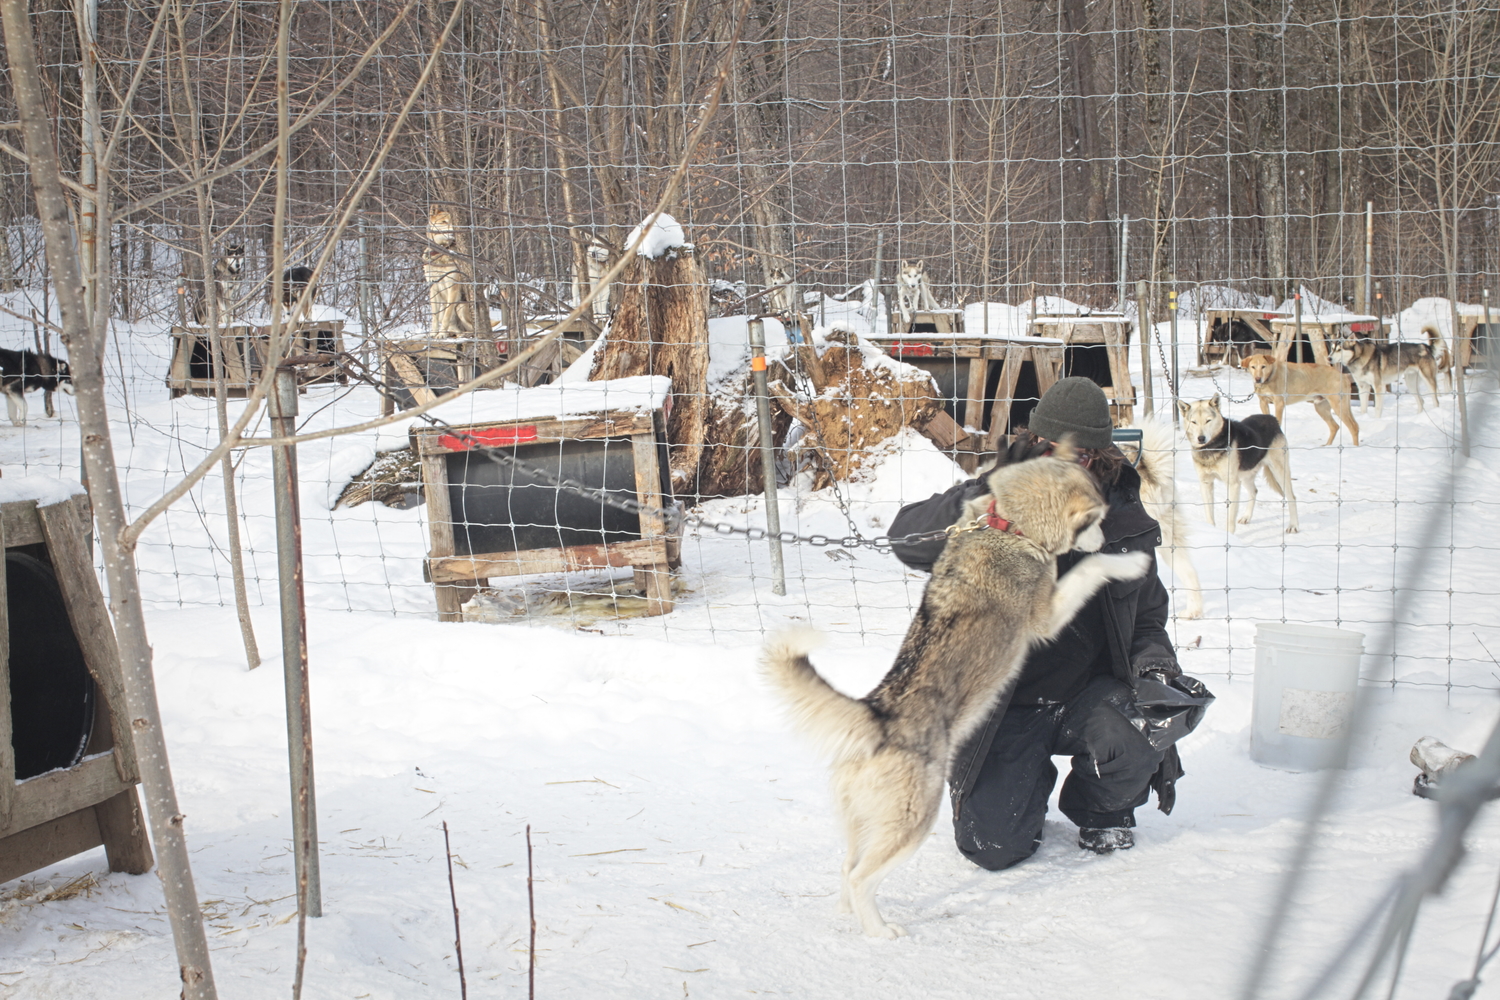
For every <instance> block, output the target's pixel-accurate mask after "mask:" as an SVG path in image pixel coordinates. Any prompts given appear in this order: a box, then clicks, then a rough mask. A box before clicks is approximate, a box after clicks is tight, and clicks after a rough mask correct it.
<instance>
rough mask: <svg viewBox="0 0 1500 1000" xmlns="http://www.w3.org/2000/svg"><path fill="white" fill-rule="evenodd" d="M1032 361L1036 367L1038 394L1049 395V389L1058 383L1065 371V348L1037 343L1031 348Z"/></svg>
mask: <svg viewBox="0 0 1500 1000" xmlns="http://www.w3.org/2000/svg"><path fill="white" fill-rule="evenodd" d="M1030 351H1031V363H1032V365H1033V366H1034V367H1035V368H1036V384H1037V395H1039V396H1045V395H1047V390H1048V389H1050V388H1052V387H1053V386H1054V385H1056V384H1057V381H1058V379H1060V378H1062V373H1063V365H1064V359H1063V349H1062V348H1061V347H1045V346H1042V345H1037V346H1034V347H1032V348H1030Z"/></svg>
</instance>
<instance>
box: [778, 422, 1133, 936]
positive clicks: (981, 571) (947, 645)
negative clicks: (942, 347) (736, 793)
mask: <svg viewBox="0 0 1500 1000" xmlns="http://www.w3.org/2000/svg"><path fill="white" fill-rule="evenodd" d="M1071 454H1072V450H1071V449H1070V448H1066V447H1065V446H1060V447H1059V448H1058V453H1057V454H1056V455H1055V457H1047V458H1036V459H1032V460H1031V461H1028V462H1021V463H1018V464H1015V465H1006V466H1002V467H1001V468H999V469H997V470H995V471H994V472H992V473H990V475H989V477H988V486H989V490H990V492H989V494H988V495H987V496H982V497H979V498H978V499H976V500H973V501H971V502H970V503H969V504H968V506H967V507H966V508H965V511H964V515H963V517H961V518H960V520H959V522H958V524H957V525H955V527H954V528H953V529H950V531H951V532H952V536H951V539H950V540H949V541H948V543H947V545H946V546H945V547H944V549H943V554H942V555H941V556H940V557H939V558H938V561H937V563H936V564H935V565H934V566H933V568H932V579H931V580H929V581H928V582H927V589H926V590H925V591H924V592H923V594H922V603H921V606H920V607H919V608H918V609H917V614H916V617H915V618H914V619H913V620H912V623H911V627H910V628H909V629H908V630H907V633H906V639H905V641H904V642H902V644H901V650H900V652H898V653H897V654H896V662H895V664H894V665H892V667H891V669H890V671H889V672H888V673H887V674H886V675H885V679H884V680H882V681H881V682H880V684H879V685H878V686H876V688H875V690H873V691H871V692H870V693H869V694H867V695H866V696H865V697H863V698H850V697H848V696H847V695H844V694H841V693H840V692H838V691H836V690H834V689H833V688H832V687H830V686H829V685H828V683H827V682H826V681H824V680H823V678H822V677H821V676H819V674H818V672H817V670H815V669H814V668H813V665H812V663H811V662H810V661H809V660H808V658H807V654H808V652H809V651H810V650H811V649H813V648H814V647H815V646H816V645H817V643H816V639H817V636H816V634H815V633H813V632H810V631H806V630H803V631H797V632H790V633H785V634H782V635H779V636H776V637H773V638H772V639H771V640H770V641H769V642H768V643H767V646H766V650H765V654H764V659H763V665H764V669H765V672H766V676H767V677H768V678H769V680H770V681H771V683H772V684H773V685H774V686H775V687H776V688H777V689H778V690H779V691H780V693H781V695H782V697H783V698H784V699H786V701H787V703H788V704H789V705H790V707H791V710H792V715H793V718H794V720H795V722H796V724H797V726H798V728H800V729H802V730H803V731H804V732H806V733H808V734H809V735H811V736H813V737H814V738H816V739H817V740H818V741H819V742H820V743H821V744H822V747H823V749H824V751H825V752H826V753H827V754H828V755H829V756H831V757H832V758H833V792H834V803H835V807H836V808H837V810H838V813H839V816H840V818H841V819H842V820H843V822H844V829H845V833H846V836H847V839H848V845H849V853H848V856H847V858H846V859H845V861H844V874H843V887H842V891H841V892H840V894H839V908H840V910H841V911H842V912H845V913H847V912H849V911H851V910H852V911H853V912H854V913H855V914H856V915H857V916H858V917H859V922H860V926H861V927H862V928H863V929H864V932H865V933H866V934H869V935H871V936H874V937H886V938H891V937H898V936H900V935H902V934H905V933H906V932H905V931H904V930H902V929H901V928H900V927H898V926H897V925H896V924H891V923H887V922H886V921H885V919H884V918H882V917H881V915H880V911H879V909H877V907H876V905H875V890H876V887H877V886H879V885H880V882H881V880H882V879H884V878H885V876H886V875H887V874H888V873H889V872H890V871H891V870H892V869H893V868H895V867H896V866H897V865H898V864H900V863H901V862H902V861H904V860H906V858H908V857H909V856H910V855H911V854H912V852H914V851H915V850H916V849H917V848H918V847H919V846H920V845H921V843H922V841H923V840H924V839H925V838H926V836H927V833H928V831H929V830H931V829H932V823H933V820H934V819H935V818H936V816H937V813H938V807H939V805H940V803H941V802H942V797H943V783H944V782H945V781H946V780H947V778H948V768H949V765H950V763H951V762H952V757H953V753H954V750H955V749H956V748H957V747H959V746H961V745H962V744H963V743H964V741H965V740H967V739H968V738H969V737H970V736H971V735H972V734H973V732H974V730H975V729H976V728H977V727H979V726H980V725H982V724H983V722H984V720H985V718H986V717H987V716H988V715H989V713H990V712H991V711H992V710H993V708H994V705H995V702H996V701H997V700H998V699H999V698H1000V696H1001V695H1002V694H1003V693H1004V692H1005V690H1006V689H1007V688H1008V687H1010V685H1011V683H1012V682H1013V681H1014V680H1015V678H1016V676H1017V675H1018V674H1019V673H1020V670H1021V663H1022V660H1023V658H1024V657H1025V655H1026V652H1027V650H1029V649H1030V648H1031V647H1032V646H1035V645H1037V644H1038V643H1042V642H1046V641H1047V640H1049V639H1051V638H1053V637H1054V636H1056V635H1057V634H1058V633H1059V632H1060V631H1062V629H1063V628H1064V627H1065V626H1066V625H1067V624H1068V622H1070V621H1071V620H1072V619H1073V616H1074V615H1076V614H1077V613H1078V611H1079V610H1080V609H1081V608H1082V607H1083V606H1084V604H1086V603H1087V602H1088V600H1089V599H1090V598H1091V597H1093V596H1094V594H1095V592H1097V591H1098V590H1099V588H1100V587H1103V586H1104V585H1105V584H1106V583H1108V582H1110V581H1111V580H1133V579H1137V578H1139V577H1141V576H1143V575H1145V573H1146V571H1147V570H1148V569H1149V568H1150V566H1151V557H1150V556H1149V555H1148V554H1147V553H1144V552H1131V553H1125V554H1115V555H1095V556H1092V557H1090V558H1088V559H1085V560H1083V561H1082V562H1080V563H1078V565H1076V566H1075V567H1073V569H1072V570H1071V571H1069V572H1068V573H1067V574H1065V575H1064V576H1063V578H1062V579H1061V580H1059V579H1057V557H1058V556H1059V555H1061V554H1062V553H1064V552H1068V551H1070V550H1073V549H1080V550H1083V551H1086V552H1097V551H1098V550H1099V547H1100V546H1101V545H1102V544H1103V543H1104V532H1103V531H1101V530H1100V528H1099V522H1100V521H1101V520H1103V518H1104V514H1105V511H1106V509H1107V508H1106V506H1105V503H1104V499H1103V498H1102V497H1101V496H1100V493H1099V490H1098V488H1097V487H1096V486H1095V485H1094V480H1093V478H1092V477H1091V476H1090V475H1089V474H1088V473H1087V472H1086V471H1084V469H1083V468H1082V467H1081V466H1079V465H1078V464H1077V463H1076V462H1073V461H1071V460H1070V456H1071Z"/></svg>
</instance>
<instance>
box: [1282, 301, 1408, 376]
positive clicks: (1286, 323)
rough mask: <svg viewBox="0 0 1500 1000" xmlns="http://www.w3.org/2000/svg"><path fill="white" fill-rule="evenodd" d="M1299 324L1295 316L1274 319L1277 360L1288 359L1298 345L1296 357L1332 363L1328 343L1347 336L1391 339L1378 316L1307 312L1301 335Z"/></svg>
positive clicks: (1300, 359) (1321, 363) (1304, 316)
mask: <svg viewBox="0 0 1500 1000" xmlns="http://www.w3.org/2000/svg"><path fill="white" fill-rule="evenodd" d="M1297 324H1298V321H1297V318H1296V317H1295V316H1277V317H1276V318H1275V319H1273V320H1271V331H1272V332H1273V333H1275V334H1276V338H1275V339H1274V340H1272V341H1271V343H1273V344H1275V345H1276V360H1278V361H1286V360H1288V359H1289V358H1290V357H1291V354H1292V350H1293V348H1294V347H1295V348H1296V349H1297V351H1298V356H1297V357H1296V358H1295V359H1293V360H1296V361H1300V362H1303V363H1306V362H1308V361H1312V362H1314V363H1316V364H1320V365H1326V364H1328V363H1329V361H1328V345H1329V344H1337V343H1338V342H1339V341H1340V340H1342V339H1343V338H1345V337H1361V338H1367V339H1370V340H1376V341H1382V342H1383V341H1385V340H1387V339H1388V337H1387V334H1386V328H1385V326H1384V324H1382V323H1381V321H1380V319H1379V317H1376V316H1362V315H1358V314H1355V313H1327V314H1324V315H1322V316H1319V315H1316V314H1312V313H1306V312H1304V313H1303V314H1302V321H1301V325H1302V330H1301V333H1300V335H1299V334H1298V330H1297ZM1309 349H1310V350H1311V352H1312V357H1311V358H1309V357H1307V352H1308V350H1309Z"/></svg>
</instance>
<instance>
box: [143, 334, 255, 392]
mask: <svg viewBox="0 0 1500 1000" xmlns="http://www.w3.org/2000/svg"><path fill="white" fill-rule="evenodd" d="M219 343H220V346H221V348H222V351H223V357H222V358H221V363H222V366H223V373H222V374H223V377H224V388H225V391H226V392H228V394H229V395H230V396H235V397H242V396H248V395H249V394H250V390H251V389H252V388H253V387H254V385H255V380H256V379H257V378H259V377H260V373H261V370H262V366H263V365H264V364H265V355H266V350H267V346H268V345H267V341H266V339H265V337H264V336H263V334H262V333H261V332H260V331H259V329H258V328H256V327H251V326H226V327H223V328H222V329H221V330H220V331H219ZM212 345H213V341H212V338H211V336H210V334H209V330H208V328H207V327H202V326H174V327H172V363H171V367H170V368H168V369H167V388H169V389H170V390H171V391H172V398H173V399H176V398H177V397H178V396H183V395H187V394H189V393H191V394H192V395H194V396H212V395H213V394H214V383H215V382H216V381H217V379H218V377H219V375H220V372H219V371H218V370H217V369H216V368H215V366H214V356H213V346H212Z"/></svg>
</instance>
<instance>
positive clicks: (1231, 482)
mask: <svg viewBox="0 0 1500 1000" xmlns="http://www.w3.org/2000/svg"><path fill="white" fill-rule="evenodd" d="M1224 461H1225V463H1226V464H1228V465H1229V467H1230V473H1229V477H1228V479H1226V480H1225V482H1224V492H1226V493H1228V494H1229V498H1228V499H1229V513H1228V514H1226V515H1225V516H1224V530H1225V531H1227V532H1229V533H1230V534H1231V535H1232V534H1234V529H1235V525H1237V524H1239V523H1240V520H1239V516H1240V489H1241V487H1242V486H1243V480H1241V478H1240V470H1239V464H1240V459H1239V456H1238V455H1236V454H1235V453H1234V452H1232V451H1231V452H1230V453H1229V456H1228V457H1227V458H1225V459H1224Z"/></svg>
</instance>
